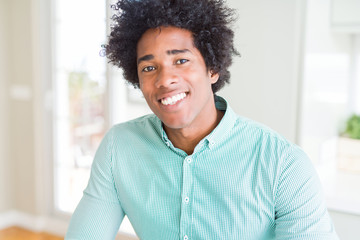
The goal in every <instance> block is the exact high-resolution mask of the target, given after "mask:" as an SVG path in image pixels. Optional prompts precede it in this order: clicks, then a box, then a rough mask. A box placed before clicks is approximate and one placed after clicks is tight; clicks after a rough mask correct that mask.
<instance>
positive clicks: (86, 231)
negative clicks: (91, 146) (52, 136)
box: [65, 130, 124, 240]
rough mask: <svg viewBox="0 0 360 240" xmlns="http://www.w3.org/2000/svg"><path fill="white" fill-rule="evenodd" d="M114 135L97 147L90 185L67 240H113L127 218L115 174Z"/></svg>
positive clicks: (70, 227)
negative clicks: (118, 194) (113, 168)
mask: <svg viewBox="0 0 360 240" xmlns="http://www.w3.org/2000/svg"><path fill="white" fill-rule="evenodd" d="M112 138H113V137H112V132H111V130H110V132H109V133H108V134H107V135H106V136H105V137H104V139H103V141H102V142H101V144H100V147H99V148H98V150H97V152H96V155H95V158H94V162H93V164H92V167H91V174H90V179H89V183H88V186H87V187H86V189H85V190H84V194H83V197H82V199H81V201H80V202H79V204H78V206H77V208H76V210H75V212H74V214H73V215H72V217H71V220H70V225H69V228H68V230H67V234H66V236H65V239H69V240H71V239H76V240H80V239H87V240H88V239H102V240H107V239H109V240H110V239H111V240H113V239H114V238H115V236H116V233H117V232H118V229H119V226H120V224H121V222H122V220H123V218H124V211H123V210H122V208H121V205H120V202H119V199H118V196H117V191H116V188H115V183H114V178H113V174H112V159H111V155H112V154H111V152H112V145H113V141H112Z"/></svg>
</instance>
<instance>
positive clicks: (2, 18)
mask: <svg viewBox="0 0 360 240" xmlns="http://www.w3.org/2000/svg"><path fill="white" fill-rule="evenodd" d="M8 9H9V8H8V1H7V0H0V49H1V51H0V133H1V134H0V193H1V194H0V212H2V211H4V210H7V209H9V208H10V202H11V198H10V196H9V194H8V193H9V184H8V183H9V181H8V180H9V174H8V173H9V171H8V170H9V164H8V153H7V149H8V144H7V143H8V121H7V120H8V119H7V113H8V108H7V106H8V104H7V95H8V92H7V82H8V81H7V80H8V71H7V69H8V65H7V62H8V58H7V56H8V53H9V52H8V50H9V42H8V24H9V21H8V20H9V19H8V11H7V10H8Z"/></svg>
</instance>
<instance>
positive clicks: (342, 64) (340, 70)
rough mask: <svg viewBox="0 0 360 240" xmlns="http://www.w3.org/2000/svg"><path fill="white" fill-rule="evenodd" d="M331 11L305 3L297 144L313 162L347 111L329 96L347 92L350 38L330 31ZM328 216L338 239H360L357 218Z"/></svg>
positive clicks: (325, 1)
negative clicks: (300, 103) (302, 79)
mask: <svg viewBox="0 0 360 240" xmlns="http://www.w3.org/2000/svg"><path fill="white" fill-rule="evenodd" d="M330 8H331V0H315V1H314V0H308V1H307V14H306V31H305V36H306V37H305V45H304V53H305V58H304V61H305V64H304V72H305V74H304V91H303V92H302V94H303V95H304V97H303V99H304V103H303V106H302V107H303V109H302V112H303V114H302V120H301V123H302V125H301V127H300V130H301V131H300V144H301V145H302V147H304V149H305V151H306V152H307V153H308V154H309V155H311V156H312V158H313V160H314V161H315V162H316V161H317V159H316V158H318V156H319V148H320V144H321V143H323V142H324V141H325V140H326V139H329V138H330V137H333V136H336V135H337V134H338V132H339V130H340V127H339V128H336V127H335V126H339V125H340V124H339V118H341V116H344V115H346V114H347V111H348V110H349V106H348V103H347V100H346V99H345V100H344V101H341V100H337V99H336V95H332V94H331V93H332V92H335V93H336V92H344V93H346V94H347V93H348V79H349V75H348V74H349V60H350V52H351V51H352V46H351V44H352V43H351V36H350V35H349V34H347V33H340V32H335V31H333V29H331V25H330V21H331V17H330V13H331V9H330ZM329 69H331V70H332V71H329ZM330 82H331V85H332V86H337V88H336V91H332V89H329V88H325V87H324V86H326V83H330ZM328 85H330V84H328ZM321 92H323V93H326V94H319V93H321ZM329 93H330V94H329ZM340 99H341V98H340ZM319 123H320V124H319ZM354 190H355V189H354ZM330 215H331V217H332V219H333V221H334V224H335V229H336V231H337V232H338V235H339V237H340V239H342V240H356V239H359V237H360V228H359V226H360V216H358V215H353V214H348V213H341V212H336V211H332V210H331V209H330Z"/></svg>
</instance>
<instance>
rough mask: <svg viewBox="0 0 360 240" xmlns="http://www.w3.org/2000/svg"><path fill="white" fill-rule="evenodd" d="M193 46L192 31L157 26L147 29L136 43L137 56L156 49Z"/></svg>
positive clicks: (190, 47)
mask: <svg viewBox="0 0 360 240" xmlns="http://www.w3.org/2000/svg"><path fill="white" fill-rule="evenodd" d="M193 48H195V45H194V41H193V35H192V32H191V31H189V30H186V29H183V28H177V27H172V26H169V27H159V28H151V29H148V30H147V31H146V32H145V33H144V34H143V35H142V36H141V38H140V39H139V41H138V44H137V57H139V56H142V55H144V54H152V53H153V52H156V51H163V52H166V51H171V50H173V49H193Z"/></svg>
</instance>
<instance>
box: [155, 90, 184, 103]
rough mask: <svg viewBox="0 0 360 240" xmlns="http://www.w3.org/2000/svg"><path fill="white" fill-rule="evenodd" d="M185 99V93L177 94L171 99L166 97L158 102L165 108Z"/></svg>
mask: <svg viewBox="0 0 360 240" xmlns="http://www.w3.org/2000/svg"><path fill="white" fill-rule="evenodd" d="M185 97H186V93H184V92H183V93H179V94H176V95H174V96H171V97H166V98H163V99H161V100H160V102H161V103H162V104H163V105H165V106H167V105H174V104H176V103H177V102H178V101H180V100H182V99H184V98H185Z"/></svg>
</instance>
